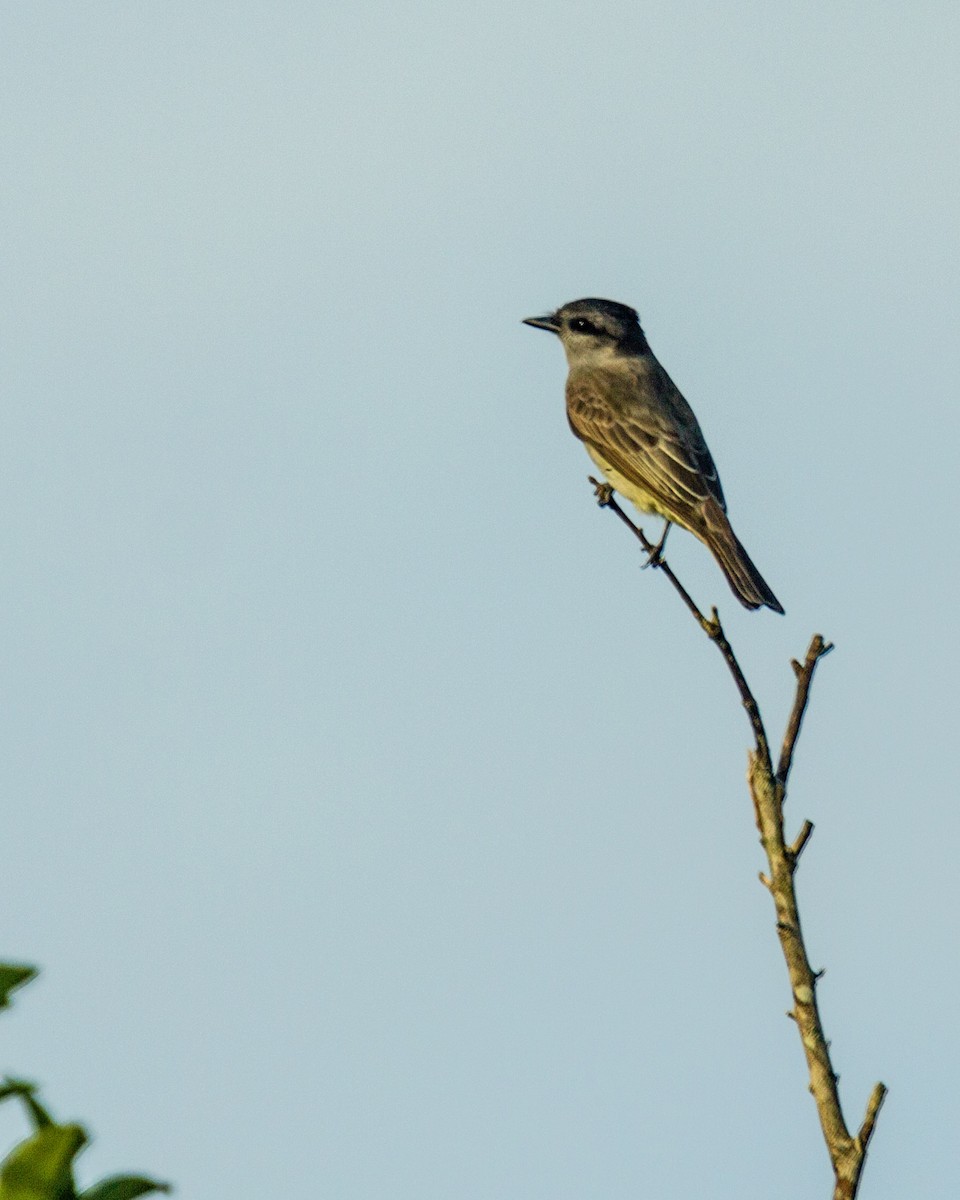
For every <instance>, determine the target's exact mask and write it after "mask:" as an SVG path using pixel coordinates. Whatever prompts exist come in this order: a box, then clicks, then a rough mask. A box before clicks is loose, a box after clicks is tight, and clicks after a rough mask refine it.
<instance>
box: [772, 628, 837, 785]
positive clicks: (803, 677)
mask: <svg viewBox="0 0 960 1200" xmlns="http://www.w3.org/2000/svg"><path fill="white" fill-rule="evenodd" d="M832 649H833V643H832V642H824V640H823V638H822V637H821V636H820V634H819V633H816V634H814V636H813V638H812V640H811V642H810V648H809V649H808V650H807V657H806V658H805V659H804V661H803V662H802V663H798V662H797V660H796V659H793V661H792V662H791V664H790V665H791V666H792V667H793V673H794V674H795V675H796V677H797V694H796V697H795V698H794V701H793V710H792V711H791V713H790V719H789V720H788V721H787V729H786V732H785V733H784V735H783V746H782V748H781V750H780V762H779V763H778V764H777V779H778V781H779V782H780V784H781V785H782V786H783V787H786V783H787V776H788V775H789V774H790V764H791V762H792V761H793V750H794V747H795V746H796V744H797V738H798V737H799V736H800V726H801V724H802V723H803V714H804V713H805V712H806V710H807V701H808V699H809V697H810V684H811V683H812V682H813V673H814V671H815V670H816V669H817V663H818V662H819V661H820V659H821V658H823V656H824V655H825V654H829V653H830V651H831V650H832Z"/></svg>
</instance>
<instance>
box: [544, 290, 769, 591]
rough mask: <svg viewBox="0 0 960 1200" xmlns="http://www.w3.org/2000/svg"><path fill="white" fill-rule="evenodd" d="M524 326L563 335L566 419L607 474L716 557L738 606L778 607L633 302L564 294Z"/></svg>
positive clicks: (694, 423) (618, 487) (629, 495)
mask: <svg viewBox="0 0 960 1200" xmlns="http://www.w3.org/2000/svg"><path fill="white" fill-rule="evenodd" d="M524 324H525V325H533V326H535V327H536V328H537V329H547V330H549V331H550V333H555V334H556V335H557V336H558V337H559V338H560V341H561V342H562V343H563V348H564V350H565V351H566V355H567V363H568V365H569V368H570V372H569V374H568V376H567V419H568V420H569V422H570V428H571V429H572V430H573V432H574V433H575V434H576V435H577V437H578V438H580V440H581V441H582V442H583V444H584V445H585V446H586V448H587V453H588V454H589V455H590V457H591V458H592V459H593V461H594V462H595V463H596V464H597V466H598V467H599V468H600V470H601V471H602V472H603V474H604V475H605V476H606V479H607V482H608V483H609V484H610V485H611V486H612V487H613V488H614V489H615V490H616V491H618V492H619V493H620V494H621V495H622V496H626V498H627V499H628V500H630V501H631V502H632V503H633V504H634V505H636V507H637V508H638V509H640V511H641V512H646V513H655V514H656V515H657V516H660V517H663V518H664V520H665V521H666V522H667V524H666V525H665V527H664V531H663V538H661V541H660V546H661V547H662V546H663V539H664V538H666V536H667V531H668V530H669V528H670V526H671V525H680V526H682V527H683V528H684V529H687V530H689V531H690V533H692V534H693V535H694V537H697V538H699V539H700V541H701V542H703V544H704V545H705V546H706V547H707V549H708V550H709V551H710V552H711V553H712V554H713V557H714V558H715V559H716V560H717V562H718V563H719V564H720V569H721V570H722V571H723V573H724V575H726V577H727V582H728V583H729V584H730V587H731V588H732V589H733V592H734V595H735V596H736V597H737V599H738V600H739V601H740V603H741V604H743V605H744V606H745V607H747V608H760V607H762V606H763V605H766V606H767V608H772V609H773V611H774V612H778V613H782V612H783V608H782V606H781V604H780V601H779V600H778V599H777V598H776V596H775V595H774V594H773V592H772V591H771V590H770V588H769V587H768V586H767V584H766V583H765V582H764V579H763V576H762V575H761V574H760V572H759V571H758V570H757V568H756V567H755V566H754V565H753V563H752V562H751V561H750V556H749V555H748V554H747V552H746V550H744V548H743V546H742V545H741V544H740V542H739V540H738V539H737V536H736V534H735V533H734V532H733V529H732V527H731V525H730V522H729V520H728V519H727V505H726V501H725V500H724V498H723V489H722V488H721V486H720V477H719V476H718V474H717V468H716V467H715V466H714V463H713V458H712V457H711V455H710V451H709V450H708V449H707V443H706V442H705V441H704V438H703V434H702V433H701V432H700V426H699V425H698V424H697V418H696V417H695V416H694V415H693V409H691V407H690V405H689V404H688V403H687V402H686V400H684V398H683V396H681V394H680V392H679V390H678V389H677V387H676V385H675V384H674V382H673V380H672V379H671V378H670V376H669V375H668V374H667V373H666V371H665V370H664V369H663V367H661V366H660V364H659V362H657V360H656V359H655V358H654V356H653V353H652V351H651V350H650V346H649V344H648V342H647V339H646V337H645V336H644V333H643V330H642V329H641V328H640V320H639V318H638V316H637V314H636V312H635V311H634V310H633V309H632V308H628V307H627V305H625V304H617V303H616V301H614V300H573V301H571V302H570V303H569V304H564V306H563V307H562V308H558V309H557V311H556V312H555V313H551V314H550V315H549V316H546V317H527V318H526V320H525V321H524Z"/></svg>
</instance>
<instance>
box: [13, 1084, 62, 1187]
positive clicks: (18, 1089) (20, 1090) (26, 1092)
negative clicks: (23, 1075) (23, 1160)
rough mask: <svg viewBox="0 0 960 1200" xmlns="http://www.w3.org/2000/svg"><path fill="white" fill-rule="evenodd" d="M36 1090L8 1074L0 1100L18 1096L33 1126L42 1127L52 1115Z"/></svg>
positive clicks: (34, 1085)
mask: <svg viewBox="0 0 960 1200" xmlns="http://www.w3.org/2000/svg"><path fill="white" fill-rule="evenodd" d="M36 1090H37V1085H36V1084H35V1083H31V1082H30V1081H29V1080H28V1079H12V1078H11V1077H10V1076H9V1075H8V1076H7V1077H6V1079H4V1081H3V1083H0V1102H2V1101H4V1100H8V1099H9V1098H10V1097H11V1096H19V1097H20V1099H21V1100H22V1101H23V1103H24V1104H25V1105H26V1107H27V1109H28V1111H29V1113H30V1116H31V1117H32V1118H33V1124H34V1128H36V1129H42V1128H43V1127H44V1125H52V1124H53V1117H51V1116H50V1114H49V1113H48V1112H47V1110H46V1109H45V1108H44V1107H43V1105H42V1104H41V1103H40V1101H39V1100H38V1099H37V1098H36V1096H35V1095H34V1093H35V1092H36ZM0 1200H2V1197H0Z"/></svg>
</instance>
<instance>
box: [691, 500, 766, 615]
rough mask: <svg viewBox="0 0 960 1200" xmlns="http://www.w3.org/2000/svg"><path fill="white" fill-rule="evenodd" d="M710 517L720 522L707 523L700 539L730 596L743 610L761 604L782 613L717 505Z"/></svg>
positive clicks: (710, 521)
mask: <svg viewBox="0 0 960 1200" xmlns="http://www.w3.org/2000/svg"><path fill="white" fill-rule="evenodd" d="M710 515H711V516H713V517H716V516H719V517H720V518H721V519H719V520H716V519H714V520H709V521H708V525H707V528H706V530H705V531H704V537H703V540H704V542H706V544H707V546H708V547H709V549H710V551H711V553H712V554H713V557H714V558H715V559H716V560H717V562H718V563H719V564H720V569H721V570H722V571H723V573H724V575H726V577H727V582H728V583H729V584H730V587H731V588H732V589H733V593H734V595H735V596H736V597H737V599H738V600H739V601H740V603H741V604H742V605H743V606H744V607H745V608H762V607H763V605H764V604H765V605H766V606H767V608H772V609H773V611H774V612H778V613H782V612H783V605H782V604H781V603H780V601H779V600H778V599H777V598H776V596H775V595H774V594H773V592H772V591H771V590H770V588H769V586H768V585H767V582H766V580H765V579H764V578H763V576H762V575H761V574H760V572H759V571H758V570H757V568H756V567H755V566H754V565H753V562H752V560H751V558H750V555H749V554H748V553H747V552H746V550H744V548H743V546H742V545H741V543H740V539H739V538H738V537H737V535H736V534H735V533H734V532H733V528H732V526H731V525H730V522H729V520H728V519H727V515H726V513H724V512H721V510H720V507H719V505H717V507H716V512H715V513H711V514H710Z"/></svg>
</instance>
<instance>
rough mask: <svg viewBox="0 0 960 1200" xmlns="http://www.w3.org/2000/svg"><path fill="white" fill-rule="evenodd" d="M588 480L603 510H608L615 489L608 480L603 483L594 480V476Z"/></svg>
mask: <svg viewBox="0 0 960 1200" xmlns="http://www.w3.org/2000/svg"><path fill="white" fill-rule="evenodd" d="M587 478H588V479H589V480H590V482H591V483H592V484H593V494H594V495H595V496H596V498H597V503H598V504H599V505H600V507H601V508H606V507H607V505H608V504H609V503H610V501H611V500H612V499H613V488H612V487H611V486H610V484H609V483H607V482H606V480H604V481H603V482H602V483H601V482H600V480H599V479H594V477H593V476H592V475H588V476H587Z"/></svg>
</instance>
